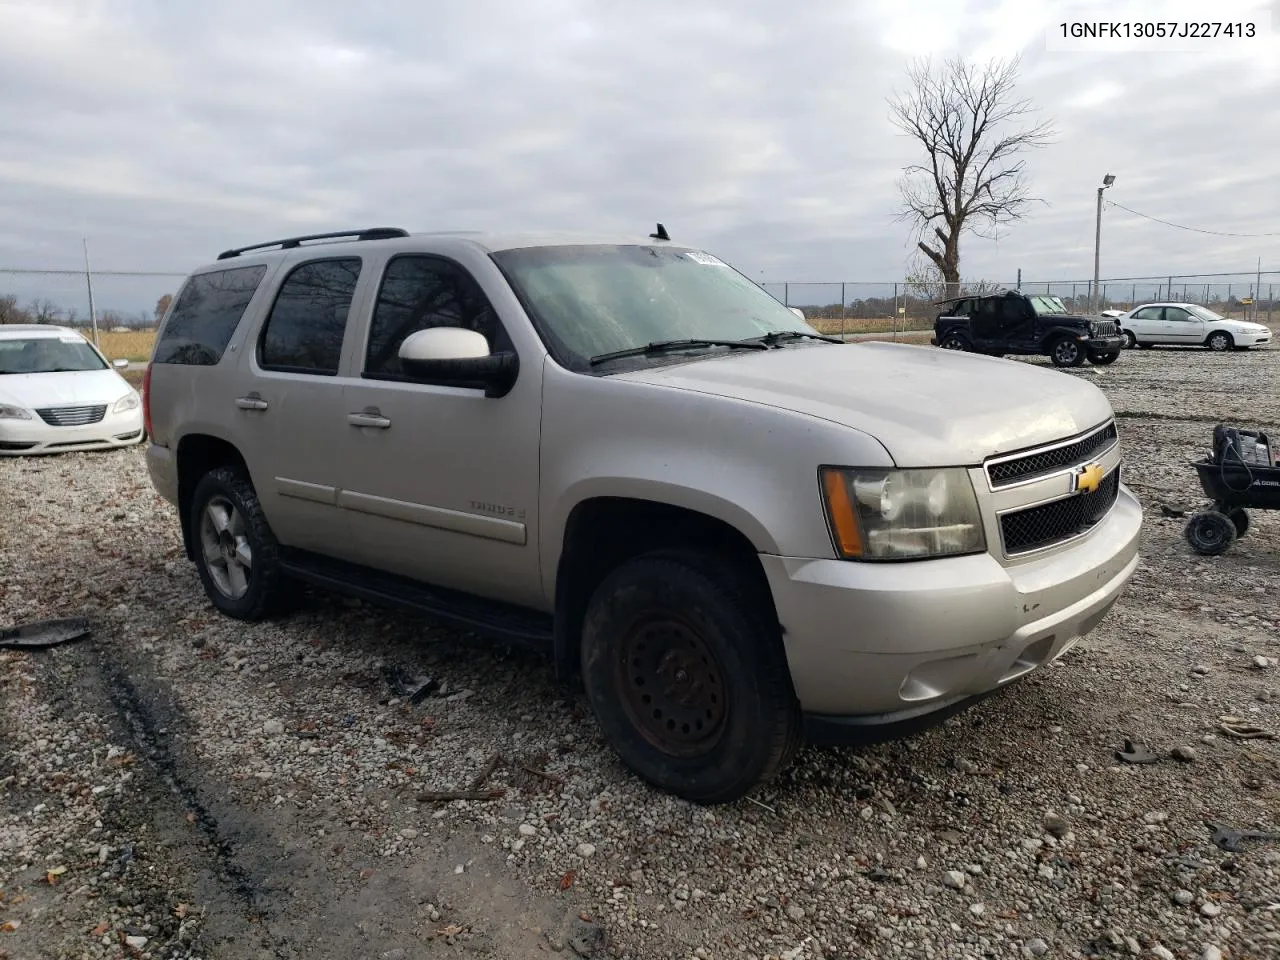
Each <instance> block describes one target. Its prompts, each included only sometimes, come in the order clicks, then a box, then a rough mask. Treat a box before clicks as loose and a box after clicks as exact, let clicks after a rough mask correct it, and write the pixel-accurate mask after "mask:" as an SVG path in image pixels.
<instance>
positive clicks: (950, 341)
mask: <svg viewBox="0 0 1280 960" xmlns="http://www.w3.org/2000/svg"><path fill="white" fill-rule="evenodd" d="M938 347H939V348H941V349H943V350H972V349H973V348H972V347H971V346H970V345H969V340H968V338H967V337H965V336H963V335H961V334H959V333H948V334H947V335H946V336H945V337H943V338H942V339H941V340H939V341H938Z"/></svg>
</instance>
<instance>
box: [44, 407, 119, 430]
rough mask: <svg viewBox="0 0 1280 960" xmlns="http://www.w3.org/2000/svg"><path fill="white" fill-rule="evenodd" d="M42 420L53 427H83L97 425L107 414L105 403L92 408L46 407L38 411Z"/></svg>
mask: <svg viewBox="0 0 1280 960" xmlns="http://www.w3.org/2000/svg"><path fill="white" fill-rule="evenodd" d="M36 413H38V414H40V419H41V420H43V421H44V422H45V423H47V424H49V426H51V427H83V426H85V425H86V424H90V423H97V422H98V421H100V420H101V419H102V418H103V417H104V416H106V414H107V405H106V404H105V403H102V404H97V405H95V406H91V407H45V408H44V409H42V410H36Z"/></svg>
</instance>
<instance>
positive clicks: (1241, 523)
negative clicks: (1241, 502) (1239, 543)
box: [1227, 507, 1249, 540]
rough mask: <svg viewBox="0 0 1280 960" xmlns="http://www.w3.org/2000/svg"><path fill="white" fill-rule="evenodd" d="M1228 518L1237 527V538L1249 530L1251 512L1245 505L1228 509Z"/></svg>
mask: <svg viewBox="0 0 1280 960" xmlns="http://www.w3.org/2000/svg"><path fill="white" fill-rule="evenodd" d="M1227 518H1228V519H1229V520H1230V521H1231V524H1232V526H1234V527H1235V528H1236V539H1237V540H1239V539H1240V538H1241V537H1243V536H1244V535H1245V534H1246V533H1248V532H1249V514H1248V512H1247V511H1246V510H1245V509H1244V507H1235V508H1233V509H1231V510H1228V511H1227Z"/></svg>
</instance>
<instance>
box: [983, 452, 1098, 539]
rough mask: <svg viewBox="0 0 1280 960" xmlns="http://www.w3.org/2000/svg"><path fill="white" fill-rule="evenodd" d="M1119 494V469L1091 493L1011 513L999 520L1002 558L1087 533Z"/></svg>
mask: <svg viewBox="0 0 1280 960" xmlns="http://www.w3.org/2000/svg"><path fill="white" fill-rule="evenodd" d="M1119 495H1120V468H1119V467H1116V469H1114V470H1112V471H1111V472H1110V473H1109V474H1107V475H1106V476H1105V477H1103V479H1102V483H1101V484H1100V485H1099V486H1098V489H1097V490H1095V491H1094V492H1093V493H1081V494H1077V495H1074V496H1070V497H1066V498H1065V499H1062V500H1054V501H1053V502H1052V503H1042V504H1040V505H1039V506H1035V507H1028V508H1027V509H1025V510H1015V511H1013V512H1011V513H1006V514H1004V515H1003V516H1001V517H1000V536H1001V538H1002V539H1003V540H1004V553H1005V556H1007V557H1011V556H1014V555H1016V554H1019V553H1029V552H1031V551H1032V550H1042V549H1044V548H1045V547H1051V546H1053V545H1054V544H1056V543H1062V542H1063V541H1065V540H1071V539H1073V538H1074V537H1078V536H1080V535H1082V534H1085V533H1088V532H1089V530H1090V529H1092V528H1093V527H1094V526H1096V525H1097V524H1098V523H1099V522H1101V520H1102V519H1103V518H1104V517H1106V515H1107V514H1108V513H1109V512H1110V511H1111V508H1112V507H1113V506H1115V502H1116V499H1117V498H1118V497H1119Z"/></svg>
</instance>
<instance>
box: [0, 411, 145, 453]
mask: <svg viewBox="0 0 1280 960" xmlns="http://www.w3.org/2000/svg"><path fill="white" fill-rule="evenodd" d="M143 439H144V436H143V430H142V410H141V408H135V409H133V410H126V411H125V412H124V413H112V412H111V411H110V410H108V411H107V413H106V415H105V416H103V418H102V419H101V420H99V421H98V422H97V423H90V424H86V425H85V426H82V427H54V426H50V425H49V424H47V423H45V422H44V421H43V420H41V419H40V418H39V417H32V419H30V420H9V419H5V420H0V456H8V457H16V456H27V455H30V454H39V453H71V452H74V451H80V450H113V449H116V448H118V447H130V446H133V445H135V444H138V443H141V442H142V441H143Z"/></svg>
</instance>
